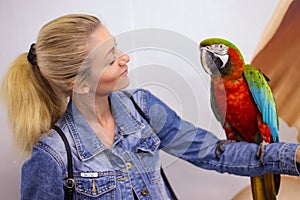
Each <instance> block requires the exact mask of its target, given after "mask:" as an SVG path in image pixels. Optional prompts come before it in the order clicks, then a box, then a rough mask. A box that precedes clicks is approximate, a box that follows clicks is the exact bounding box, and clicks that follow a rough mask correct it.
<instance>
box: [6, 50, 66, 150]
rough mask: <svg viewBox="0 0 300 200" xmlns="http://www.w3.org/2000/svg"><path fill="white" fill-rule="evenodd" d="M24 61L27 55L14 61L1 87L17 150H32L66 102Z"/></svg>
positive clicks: (57, 116)
mask: <svg viewBox="0 0 300 200" xmlns="http://www.w3.org/2000/svg"><path fill="white" fill-rule="evenodd" d="M46 81H47V80H45V78H43V76H42V75H41V73H40V72H39V69H38V66H33V65H32V64H30V63H29V62H28V60H27V53H24V54H22V55H20V56H19V57H17V58H16V60H15V61H14V62H13V63H12V65H11V66H10V68H9V70H8V72H7V74H6V76H5V77H4V79H3V83H2V88H1V92H2V96H3V99H4V102H5V104H6V106H7V110H8V121H9V124H10V127H11V130H12V134H13V138H14V141H15V143H16V145H17V147H18V149H19V150H21V151H25V152H28V153H30V152H31V148H32V146H33V145H34V144H36V143H37V141H38V140H39V139H40V137H41V135H42V134H46V133H47V131H48V130H49V129H50V127H51V126H52V125H53V123H54V122H55V121H57V119H59V117H60V116H61V115H62V113H63V111H64V110H65V107H66V99H65V98H59V97H58V95H56V94H55V93H54V91H53V90H52V89H51V87H50V85H49V83H47V82H46Z"/></svg>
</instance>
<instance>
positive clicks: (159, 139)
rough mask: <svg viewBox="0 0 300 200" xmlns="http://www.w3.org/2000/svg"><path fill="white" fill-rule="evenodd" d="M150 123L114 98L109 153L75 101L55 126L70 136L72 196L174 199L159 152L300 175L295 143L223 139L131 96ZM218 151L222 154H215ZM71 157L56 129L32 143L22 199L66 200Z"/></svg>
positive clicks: (152, 101) (145, 95)
mask: <svg viewBox="0 0 300 200" xmlns="http://www.w3.org/2000/svg"><path fill="white" fill-rule="evenodd" d="M129 92H130V93H131V94H132V95H133V97H134V99H135V101H136V102H137V104H138V105H139V106H140V108H141V109H142V110H143V112H144V113H145V114H146V116H147V117H148V118H149V119H150V123H151V126H149V124H148V123H147V122H146V121H145V120H144V119H143V118H142V117H141V116H140V115H139V113H138V112H137V111H136V109H135V107H134V106H133V104H132V102H131V100H130V99H129V98H128V96H126V95H125V94H124V93H123V92H121V91H119V92H114V93H112V94H111V95H110V101H111V110H112V112H113V115H114V118H115V122H116V130H115V140H114V144H113V146H112V147H111V148H108V147H106V146H105V145H104V144H103V143H102V142H101V141H100V140H99V139H98V137H97V136H96V134H95V133H94V132H93V130H92V129H91V127H90V126H89V125H88V123H87V121H86V120H85V119H84V118H83V116H82V115H81V113H80V112H79V110H78V109H77V108H76V106H75V105H74V104H73V103H72V101H70V103H69V105H68V108H67V110H66V112H65V114H64V115H63V117H62V118H61V119H60V120H59V121H58V122H57V125H58V126H59V127H60V128H61V129H62V130H63V132H64V133H65V135H66V136H67V138H68V141H69V143H70V146H71V151H72V156H73V170H74V179H75V193H74V199H87V200H88V199H118V200H119V199H126V200H130V199H134V196H133V191H134V192H135V193H136V195H137V196H138V198H139V199H153V200H158V199H170V195H169V190H168V188H167V187H166V185H165V183H164V182H163V179H162V177H161V174H160V170H159V169H160V164H161V163H160V157H159V150H163V151H165V152H167V153H169V154H172V155H174V156H176V157H178V158H181V159H184V160H186V161H188V162H190V163H192V164H194V165H196V166H198V167H201V168H205V169H210V170H216V171H218V172H221V173H224V172H227V173H231V174H236V175H242V176H257V175H261V174H264V173H267V172H274V173H280V174H290V175H298V174H299V171H298V170H299V169H297V165H296V161H295V151H296V149H297V148H298V145H297V144H288V143H274V144H268V145H260V146H259V145H257V144H252V143H246V142H228V143H225V144H224V145H221V144H222V143H221V141H220V140H219V139H218V138H216V137H215V136H214V135H213V134H212V133H210V132H208V131H206V130H203V129H201V128H198V127H195V126H194V125H192V124H191V123H188V122H186V121H184V120H182V119H181V118H180V117H179V116H178V115H177V114H176V113H175V112H174V111H173V110H172V109H170V108H169V107H168V106H167V105H166V104H164V103H163V102H162V101H161V100H159V99H158V98H157V97H155V96H154V95H152V94H151V93H150V92H148V91H146V90H142V89H139V90H133V91H129ZM216 152H219V153H216ZM66 176H67V156H66V150H65V146H64V144H63V141H62V139H61V138H60V136H59V135H58V134H57V133H56V132H55V131H54V130H52V131H51V133H50V134H48V135H47V136H44V137H43V138H42V139H41V140H40V142H39V143H38V144H37V145H36V146H34V148H33V153H32V156H31V158H30V159H29V160H27V161H26V162H25V163H24V165H23V167H22V183H21V199H30V200H33V199H39V200H42V199H51V200H56V199H59V200H61V199H63V197H64V190H63V186H64V178H65V177H66Z"/></svg>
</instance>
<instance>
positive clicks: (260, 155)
mask: <svg viewBox="0 0 300 200" xmlns="http://www.w3.org/2000/svg"><path fill="white" fill-rule="evenodd" d="M267 144H268V143H267V142H265V141H264V140H263V141H262V143H260V145H259V147H258V149H257V152H256V156H257V157H258V158H259V161H260V163H261V164H264V154H265V149H266V146H267Z"/></svg>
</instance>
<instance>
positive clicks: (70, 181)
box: [53, 125, 75, 200]
mask: <svg viewBox="0 0 300 200" xmlns="http://www.w3.org/2000/svg"><path fill="white" fill-rule="evenodd" d="M53 129H54V130H56V131H57V133H58V134H59V135H60V137H61V138H62V140H63V142H64V144H65V148H66V151H67V159H68V177H67V179H66V185H65V200H73V192H74V186H75V181H74V178H73V164H72V153H71V148H70V145H69V142H68V139H67V137H66V136H65V134H64V132H63V131H62V130H61V129H60V128H59V127H58V126H55V125H54V126H53Z"/></svg>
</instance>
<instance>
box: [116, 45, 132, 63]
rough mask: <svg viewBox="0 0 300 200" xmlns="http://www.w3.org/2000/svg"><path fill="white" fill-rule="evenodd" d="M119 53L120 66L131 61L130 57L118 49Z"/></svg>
mask: <svg viewBox="0 0 300 200" xmlns="http://www.w3.org/2000/svg"><path fill="white" fill-rule="evenodd" d="M117 51H118V52H117V54H118V62H119V65H120V66H123V65H126V64H127V63H128V62H129V61H130V57H129V56H128V55H127V54H125V53H123V52H122V51H120V50H119V49H117Z"/></svg>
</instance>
